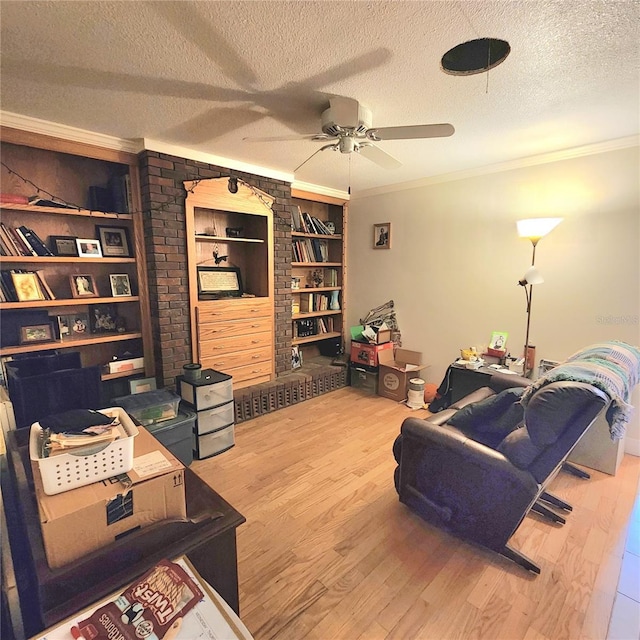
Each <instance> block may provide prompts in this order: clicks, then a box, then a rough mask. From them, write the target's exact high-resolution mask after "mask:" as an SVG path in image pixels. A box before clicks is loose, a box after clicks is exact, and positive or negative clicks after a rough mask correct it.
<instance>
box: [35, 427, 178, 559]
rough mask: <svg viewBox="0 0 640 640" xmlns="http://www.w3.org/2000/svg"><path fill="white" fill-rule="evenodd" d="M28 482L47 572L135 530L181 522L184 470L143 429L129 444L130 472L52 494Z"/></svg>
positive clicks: (37, 478) (37, 477)
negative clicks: (35, 505)
mask: <svg viewBox="0 0 640 640" xmlns="http://www.w3.org/2000/svg"><path fill="white" fill-rule="evenodd" d="M32 468H33V477H34V484H35V490H36V498H37V502H38V512H39V516H40V526H41V528H42V538H43V542H44V548H45V552H46V555H47V562H48V563H49V566H50V567H51V568H52V569H55V568H58V567H62V566H64V565H66V564H68V563H70V562H72V561H73V560H76V559H77V558H81V557H82V556H84V555H86V554H88V553H91V552H92V551H96V550H98V549H100V548H102V547H104V546H106V545H108V544H110V543H112V542H114V541H115V540H116V539H119V538H120V537H122V536H124V535H126V534H127V533H130V532H132V531H134V530H136V529H139V528H143V527H146V526H149V525H151V524H154V523H156V522H160V521H163V520H185V519H186V517H187V509H186V501H185V488H184V466H183V465H182V463H181V462H180V461H179V460H178V459H177V458H176V457H175V456H174V455H173V454H172V453H171V452H170V451H168V450H167V449H165V448H164V447H163V446H162V444H160V442H158V440H156V439H155V438H154V437H153V436H152V435H151V434H150V433H149V432H148V431H147V430H146V429H145V428H144V427H139V433H138V435H137V436H136V437H135V439H134V461H133V469H132V470H131V471H129V472H128V473H127V474H123V475H126V476H127V477H126V478H125V480H126V485H129V486H125V483H123V482H121V481H120V478H121V476H117V477H115V478H108V479H106V480H103V481H101V482H94V483H93V484H88V485H85V486H83V487H78V488H77V489H72V490H70V491H66V492H64V493H58V494H56V495H51V496H50V495H46V494H45V493H44V489H43V486H42V479H41V477H40V471H39V469H38V466H37V465H35V464H32Z"/></svg>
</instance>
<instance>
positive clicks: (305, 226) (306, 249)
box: [291, 189, 347, 356]
mask: <svg viewBox="0 0 640 640" xmlns="http://www.w3.org/2000/svg"><path fill="white" fill-rule="evenodd" d="M291 195H292V211H291V229H292V230H291V244H292V257H291V294H292V310H291V311H292V315H291V321H292V328H293V340H292V344H293V346H296V345H300V346H302V347H303V353H304V354H306V355H308V356H314V355H317V353H318V351H319V350H320V347H321V346H322V341H323V340H327V339H332V342H333V343H334V344H335V341H336V340H338V341H340V342H343V341H344V332H345V326H344V318H345V297H346V296H345V292H346V280H347V278H346V275H347V274H346V232H347V203H346V201H345V200H342V199H339V198H334V197H331V196H324V195H319V194H314V193H310V192H306V191H299V190H296V189H292V191H291Z"/></svg>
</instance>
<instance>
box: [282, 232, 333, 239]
mask: <svg viewBox="0 0 640 640" xmlns="http://www.w3.org/2000/svg"><path fill="white" fill-rule="evenodd" d="M291 235H292V236H293V237H294V238H295V237H298V238H316V239H318V240H342V234H341V233H331V234H323V233H304V231H292V232H291Z"/></svg>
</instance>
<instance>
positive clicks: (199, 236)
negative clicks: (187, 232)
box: [196, 234, 264, 244]
mask: <svg viewBox="0 0 640 640" xmlns="http://www.w3.org/2000/svg"><path fill="white" fill-rule="evenodd" d="M196 240H197V241H198V242H255V243H259V244H262V243H264V240H262V239H260V238H227V236H204V235H202V234H196Z"/></svg>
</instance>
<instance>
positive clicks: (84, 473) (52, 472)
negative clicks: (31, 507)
mask: <svg viewBox="0 0 640 640" xmlns="http://www.w3.org/2000/svg"><path fill="white" fill-rule="evenodd" d="M100 413H104V414H105V415H107V416H109V417H113V418H115V417H117V418H118V419H119V421H120V427H119V428H120V430H121V437H120V438H118V439H117V440H114V441H113V442H109V443H107V444H101V445H96V449H94V450H93V451H94V452H93V453H91V454H86V453H85V455H82V454H73V453H60V454H58V455H55V456H51V457H49V458H41V457H40V452H41V446H40V444H41V440H42V438H43V434H42V431H43V430H42V427H41V426H40V423H39V422H36V423H34V424H32V425H31V432H30V434H29V457H30V458H31V461H32V462H34V463H35V464H37V465H38V468H39V470H40V475H41V477H42V485H43V487H44V492H45V493H46V494H47V495H49V496H52V495H55V494H56V493H62V492H63V491H69V490H71V489H77V488H78V487H82V486H84V485H86V484H92V483H93V482H99V481H100V480H104V479H105V478H111V477H113V476H117V475H119V474H120V473H126V472H127V471H130V470H131V469H132V468H133V439H134V437H135V436H137V435H138V428H137V427H136V426H135V425H134V424H133V421H132V420H131V418H130V417H129V415H128V414H127V412H126V411H125V410H124V409H122V408H120V407H112V408H109V409H100Z"/></svg>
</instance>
